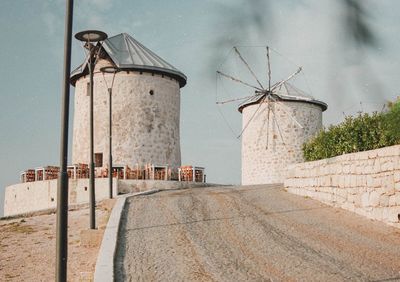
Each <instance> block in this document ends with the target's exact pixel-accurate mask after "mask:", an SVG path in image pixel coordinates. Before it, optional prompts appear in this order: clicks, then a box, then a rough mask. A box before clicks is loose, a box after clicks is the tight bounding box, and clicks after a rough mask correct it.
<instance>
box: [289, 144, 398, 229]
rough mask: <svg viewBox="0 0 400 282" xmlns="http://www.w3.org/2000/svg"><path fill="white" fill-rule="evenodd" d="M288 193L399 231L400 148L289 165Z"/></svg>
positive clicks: (393, 147) (388, 148)
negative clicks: (317, 201) (358, 215)
mask: <svg viewBox="0 0 400 282" xmlns="http://www.w3.org/2000/svg"><path fill="white" fill-rule="evenodd" d="M284 184H285V187H286V189H287V191H289V192H291V193H294V194H297V195H302V196H308V197H311V198H313V199H317V200H319V201H322V202H324V203H326V204H328V205H331V206H335V207H340V208H343V209H346V210H350V211H352V212H355V213H357V214H360V215H363V216H366V217H368V218H372V219H375V220H379V221H383V222H385V223H387V224H390V225H393V226H396V227H400V223H399V222H400V145H398V146H391V147H386V148H382V149H377V150H371V151H365V152H359V153H353V154H346V155H342V156H338V157H334V158H330V159H324V160H319V161H313V162H306V163H300V164H295V165H292V166H291V167H290V168H289V172H288V177H287V179H286V180H285V183H284Z"/></svg>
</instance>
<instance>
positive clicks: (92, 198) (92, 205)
mask: <svg viewBox="0 0 400 282" xmlns="http://www.w3.org/2000/svg"><path fill="white" fill-rule="evenodd" d="M88 45H89V73H90V116H89V119H90V152H89V153H90V159H89V162H90V168H89V169H90V172H89V173H90V174H89V217H90V229H96V195H95V183H94V181H95V175H94V159H93V157H94V122H93V94H94V93H93V68H94V62H93V54H92V53H93V48H92V44H90V42H88Z"/></svg>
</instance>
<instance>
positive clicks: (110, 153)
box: [108, 88, 113, 199]
mask: <svg viewBox="0 0 400 282" xmlns="http://www.w3.org/2000/svg"><path fill="white" fill-rule="evenodd" d="M108 95H109V105H108V107H109V108H108V110H109V137H110V140H109V150H108V154H109V155H108V159H109V168H108V185H109V198H110V199H112V197H113V175H112V173H113V171H112V170H113V162H112V88H108Z"/></svg>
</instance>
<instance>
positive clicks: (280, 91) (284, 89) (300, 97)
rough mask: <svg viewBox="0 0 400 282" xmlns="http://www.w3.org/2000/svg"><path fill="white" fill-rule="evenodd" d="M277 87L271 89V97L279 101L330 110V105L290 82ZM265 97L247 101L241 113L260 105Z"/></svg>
mask: <svg viewBox="0 0 400 282" xmlns="http://www.w3.org/2000/svg"><path fill="white" fill-rule="evenodd" d="M278 83H279V82H278ZM278 83H276V84H275V85H278ZM275 85H273V86H272V87H271V92H272V93H271V95H273V96H274V97H275V98H278V99H279V100H282V101H294V102H305V103H311V104H315V105H318V106H320V107H321V108H322V111H325V110H326V109H327V108H328V105H327V104H326V103H324V102H322V101H319V100H316V99H315V98H314V97H312V96H311V95H308V94H306V93H305V92H304V91H302V90H300V89H299V88H297V87H295V86H293V85H292V84H290V83H288V82H283V83H281V84H280V85H279V86H278V87H274V86H275ZM272 89H274V90H272ZM265 95H266V94H264V93H261V94H258V95H254V96H252V97H251V98H249V99H247V100H246V101H244V102H243V103H241V104H240V105H239V108H238V110H239V112H242V111H243V109H244V108H245V107H247V106H250V105H254V104H258V103H259V102H260V101H261V99H262V98H263V97H264V96H265Z"/></svg>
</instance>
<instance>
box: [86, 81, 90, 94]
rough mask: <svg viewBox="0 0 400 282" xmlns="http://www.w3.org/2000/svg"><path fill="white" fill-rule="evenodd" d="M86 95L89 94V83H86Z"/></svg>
mask: <svg viewBox="0 0 400 282" xmlns="http://www.w3.org/2000/svg"><path fill="white" fill-rule="evenodd" d="M86 96H90V83H89V82H88V83H86Z"/></svg>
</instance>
